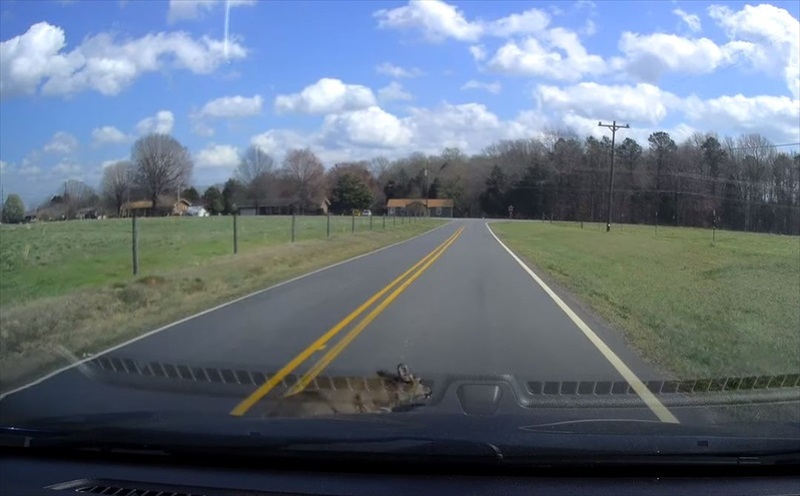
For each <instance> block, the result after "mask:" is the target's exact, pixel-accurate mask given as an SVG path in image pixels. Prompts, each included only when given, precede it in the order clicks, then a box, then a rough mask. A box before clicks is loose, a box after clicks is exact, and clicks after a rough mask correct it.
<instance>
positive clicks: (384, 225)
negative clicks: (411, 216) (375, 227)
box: [383, 214, 386, 229]
mask: <svg viewBox="0 0 800 496" xmlns="http://www.w3.org/2000/svg"><path fill="white" fill-rule="evenodd" d="M383 228H384V229H386V214H383Z"/></svg>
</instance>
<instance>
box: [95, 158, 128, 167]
mask: <svg viewBox="0 0 800 496" xmlns="http://www.w3.org/2000/svg"><path fill="white" fill-rule="evenodd" d="M126 160H128V158H127V157H120V158H112V159H110V160H103V162H102V163H101V164H100V170H103V169H105V168H106V167H108V166H109V165H114V164H116V163H117V162H123V161H126Z"/></svg>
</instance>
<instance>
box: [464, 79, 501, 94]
mask: <svg viewBox="0 0 800 496" xmlns="http://www.w3.org/2000/svg"><path fill="white" fill-rule="evenodd" d="M461 89H462V90H485V91H488V92H489V93H492V94H494V95H497V94H498V93H500V91H501V90H502V89H503V86H502V85H501V84H500V83H499V82H497V81H493V82H491V83H484V82H481V81H476V80H474V79H471V80H469V81H467V82H466V83H464V86H462V87H461Z"/></svg>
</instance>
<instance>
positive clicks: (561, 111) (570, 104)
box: [535, 83, 680, 125]
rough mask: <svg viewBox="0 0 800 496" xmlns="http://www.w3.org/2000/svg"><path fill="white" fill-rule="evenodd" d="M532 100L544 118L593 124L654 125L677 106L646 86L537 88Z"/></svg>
mask: <svg viewBox="0 0 800 496" xmlns="http://www.w3.org/2000/svg"><path fill="white" fill-rule="evenodd" d="M535 97H536V99H537V101H538V102H539V104H540V105H541V108H542V109H543V110H544V111H545V112H546V113H548V114H552V115H566V114H574V115H578V116H582V117H586V118H589V119H591V120H592V121H593V122H595V124H596V123H597V120H599V119H604V120H610V119H617V120H623V121H627V122H630V123H631V124H633V125H636V124H637V123H639V124H649V125H655V124H658V123H659V122H661V121H662V120H664V119H665V118H666V117H667V114H668V112H669V109H671V108H674V107H675V106H678V105H680V99H679V98H678V97H677V96H675V95H673V94H672V93H669V92H665V91H663V90H661V89H660V88H658V87H657V86H654V85H651V84H646V83H640V84H637V85H635V86H627V85H620V86H606V85H601V84H597V83H579V84H576V85H573V86H567V87H563V88H559V87H556V86H545V85H540V86H538V87H537V88H536V91H535Z"/></svg>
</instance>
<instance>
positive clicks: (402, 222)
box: [400, 215, 406, 226]
mask: <svg viewBox="0 0 800 496" xmlns="http://www.w3.org/2000/svg"><path fill="white" fill-rule="evenodd" d="M405 222H406V216H405V215H401V216H400V225H401V226H402V225H403V224H405Z"/></svg>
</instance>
